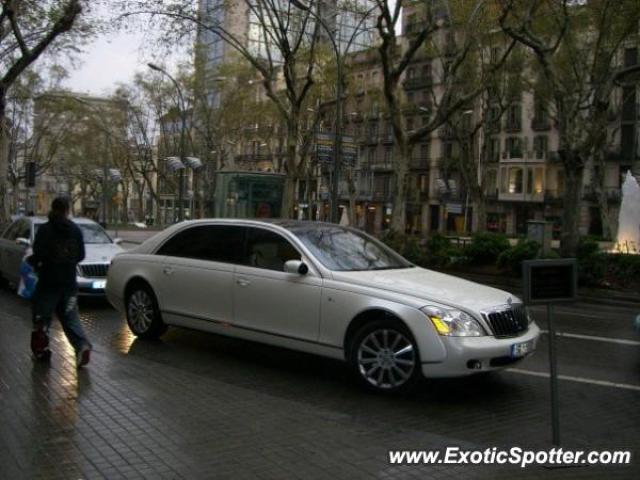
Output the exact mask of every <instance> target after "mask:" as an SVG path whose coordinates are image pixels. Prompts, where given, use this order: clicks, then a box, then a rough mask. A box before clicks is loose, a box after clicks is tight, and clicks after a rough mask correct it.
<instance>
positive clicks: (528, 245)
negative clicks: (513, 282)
mask: <svg viewBox="0 0 640 480" xmlns="http://www.w3.org/2000/svg"><path fill="white" fill-rule="evenodd" d="M539 252H540V244H539V243H538V242H534V241H533V240H521V241H519V242H518V244H517V245H516V246H514V247H511V248H509V249H507V250H505V251H504V252H502V253H501V254H500V255H498V266H499V267H501V268H504V269H505V270H509V271H511V273H513V274H514V275H520V274H521V273H522V262H523V261H525V260H533V259H534V258H537V257H538V254H539Z"/></svg>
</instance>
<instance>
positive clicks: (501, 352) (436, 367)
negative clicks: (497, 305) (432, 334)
mask: <svg viewBox="0 0 640 480" xmlns="http://www.w3.org/2000/svg"><path fill="white" fill-rule="evenodd" d="M539 336H540V329H539V328H538V326H537V325H536V324H535V322H532V323H531V325H529V330H527V331H526V332H525V333H524V334H522V335H520V336H517V337H510V338H495V337H493V336H485V337H444V336H443V337H440V339H441V340H442V343H443V344H444V346H445V349H446V351H447V357H446V358H445V359H444V360H443V361H442V362H438V363H423V364H422V374H423V375H424V376H425V377H427V378H438V377H462V376H466V375H473V374H474V373H482V372H490V371H494V370H501V369H503V368H507V367H509V366H512V365H515V364H517V363H519V362H521V361H522V360H524V359H525V358H526V357H528V356H529V355H531V354H532V353H533V352H534V351H535V349H536V346H537V343H538V337H539ZM529 341H531V342H533V348H532V350H531V352H530V353H528V354H527V355H525V356H523V357H519V358H511V346H512V345H514V344H516V343H524V342H529Z"/></svg>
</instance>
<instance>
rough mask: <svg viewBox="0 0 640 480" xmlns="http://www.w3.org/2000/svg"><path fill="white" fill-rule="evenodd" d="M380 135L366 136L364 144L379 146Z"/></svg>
mask: <svg viewBox="0 0 640 480" xmlns="http://www.w3.org/2000/svg"><path fill="white" fill-rule="evenodd" d="M378 140H379V138H378V134H372V133H368V134H366V135H365V136H364V138H363V142H364V143H365V144H367V145H377V144H378Z"/></svg>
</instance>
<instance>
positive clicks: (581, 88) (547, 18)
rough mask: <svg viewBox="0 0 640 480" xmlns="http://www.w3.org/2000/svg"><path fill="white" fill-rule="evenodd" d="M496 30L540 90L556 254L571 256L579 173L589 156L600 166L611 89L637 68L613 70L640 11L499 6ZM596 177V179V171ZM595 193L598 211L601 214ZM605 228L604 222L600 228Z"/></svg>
mask: <svg viewBox="0 0 640 480" xmlns="http://www.w3.org/2000/svg"><path fill="white" fill-rule="evenodd" d="M500 4H501V8H502V14H501V17H500V25H501V27H502V29H503V31H504V32H505V33H506V34H507V35H509V36H511V37H512V38H513V39H515V40H516V41H518V42H520V43H522V44H523V45H525V46H526V47H528V48H529V49H530V51H531V52H532V54H533V57H534V58H535V61H536V64H537V67H538V72H539V78H540V82H541V84H542V85H543V88H541V89H540V90H541V91H544V92H547V96H546V100H547V102H548V104H549V106H550V109H551V114H552V115H553V118H554V120H555V124H556V128H557V131H558V135H559V148H558V155H559V157H560V161H561V162H562V165H563V168H564V173H565V192H564V202H563V207H564V210H563V218H562V234H561V251H562V254H563V255H565V256H573V255H574V254H575V252H576V247H577V243H578V238H579V229H578V226H579V218H580V215H578V212H579V208H580V200H581V196H582V185H583V178H584V174H585V169H586V168H587V167H588V165H589V162H590V160H591V159H592V158H593V156H594V155H595V156H596V157H598V158H600V160H597V161H596V164H600V165H602V160H601V158H602V157H603V155H605V150H606V146H607V144H608V140H607V132H608V130H609V126H610V125H609V120H608V112H609V110H610V105H611V101H612V93H613V92H614V89H615V87H616V83H617V82H619V81H620V80H621V79H623V78H624V77H625V76H627V75H630V74H631V73H633V72H635V71H637V70H638V69H639V68H640V67H638V66H633V67H629V68H624V67H620V66H619V63H617V60H618V56H619V53H620V48H621V47H622V45H623V43H624V42H625V40H627V39H629V38H632V36H633V35H635V34H636V33H637V29H638V22H639V20H640V4H638V2H636V1H634V0H623V1H614V0H602V1H597V2H595V1H594V2H591V1H589V2H572V1H570V0H554V1H542V0H535V1H531V2H527V3H526V4H524V3H521V2H515V1H514V0H501V2H500ZM600 174H601V176H602V177H604V172H600ZM602 191H603V189H602V188H600V194H599V195H600V202H599V203H600V207H601V209H602V211H603V214H604V215H605V217H606V216H607V215H608V213H607V212H608V204H607V200H606V199H604V198H603V196H602V195H603V193H602ZM604 223H605V224H610V221H605V222H604Z"/></svg>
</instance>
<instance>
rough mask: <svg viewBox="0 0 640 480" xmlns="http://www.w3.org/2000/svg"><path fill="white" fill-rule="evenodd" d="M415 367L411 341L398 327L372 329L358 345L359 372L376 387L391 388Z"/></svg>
mask: <svg viewBox="0 0 640 480" xmlns="http://www.w3.org/2000/svg"><path fill="white" fill-rule="evenodd" d="M415 367H416V354H415V349H414V346H413V343H412V342H411V341H410V340H409V339H408V338H407V337H406V336H405V335H403V334H402V333H401V332H398V331H397V330H392V329H387V328H384V329H379V330H374V331H373V332H371V333H370V334H369V335H367V336H366V337H365V338H364V339H363V340H362V342H360V345H359V346H358V369H359V371H360V374H361V375H362V376H363V377H364V379H365V380H366V381H367V382H369V383H370V384H371V385H373V386H374V387H376V388H381V389H393V388H398V387H400V386H402V385H404V384H405V383H406V382H407V381H408V380H409V379H410V378H411V376H412V374H413V370H414V369H415Z"/></svg>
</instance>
